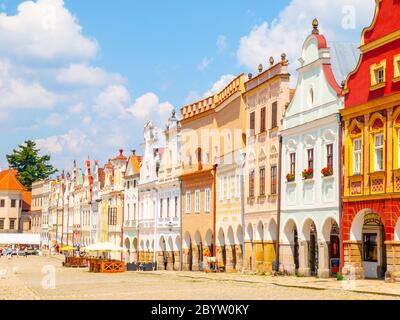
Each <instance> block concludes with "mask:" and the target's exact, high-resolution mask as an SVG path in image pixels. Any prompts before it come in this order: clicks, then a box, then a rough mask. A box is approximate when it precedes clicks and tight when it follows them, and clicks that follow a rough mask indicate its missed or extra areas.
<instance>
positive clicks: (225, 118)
mask: <svg viewBox="0 0 400 320" xmlns="http://www.w3.org/2000/svg"><path fill="white" fill-rule="evenodd" d="M243 84H244V75H240V76H238V77H237V78H235V79H234V80H233V81H232V82H231V83H230V84H229V85H228V86H226V88H224V89H223V90H222V91H221V92H219V93H217V94H215V95H213V96H210V97H208V98H206V99H204V100H201V101H198V102H195V103H192V104H190V105H187V106H185V107H183V108H182V109H181V125H182V131H181V132H182V151H181V154H182V164H183V165H182V170H183V173H182V176H181V181H182V235H183V238H182V239H183V243H182V252H183V254H182V256H183V257H182V262H183V266H182V268H183V270H186V271H187V270H193V271H196V270H202V269H203V268H204V267H205V266H206V261H205V258H204V253H205V251H207V249H208V251H209V253H210V254H211V255H212V256H216V255H217V240H216V214H217V212H216V199H217V190H216V183H217V182H216V179H217V175H216V172H217V167H218V163H219V160H220V157H221V155H224V154H225V150H226V149H228V148H229V149H234V148H235V146H236V145H240V147H242V146H243V138H242V123H241V120H240V117H241V114H242V112H241V110H240V108H241V106H242V105H243V104H241V103H231V102H232V101H233V100H236V99H238V98H239V99H241V92H242V90H243V88H244V86H243ZM235 128H238V130H235ZM226 129H228V130H226ZM235 132H236V133H235ZM238 132H240V134H239V135H238ZM235 134H236V135H235ZM220 253H221V252H220ZM220 255H221V254H220Z"/></svg>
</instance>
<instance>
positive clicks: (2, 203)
mask: <svg viewBox="0 0 400 320" xmlns="http://www.w3.org/2000/svg"><path fill="white" fill-rule="evenodd" d="M5 206H6V201H5V200H4V199H1V200H0V208H4V207H5Z"/></svg>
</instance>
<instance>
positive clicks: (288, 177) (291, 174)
mask: <svg viewBox="0 0 400 320" xmlns="http://www.w3.org/2000/svg"><path fill="white" fill-rule="evenodd" d="M295 179H296V176H295V175H294V174H293V173H289V174H288V175H287V176H286V181H287V182H293V181H294V180H295Z"/></svg>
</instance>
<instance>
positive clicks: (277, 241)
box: [275, 135, 283, 272]
mask: <svg viewBox="0 0 400 320" xmlns="http://www.w3.org/2000/svg"><path fill="white" fill-rule="evenodd" d="M282 140H283V138H282V136H281V135H279V156H278V157H279V159H278V208H277V209H278V210H277V223H276V224H277V227H276V228H277V230H276V270H275V271H277V272H278V271H279V265H280V245H279V244H280V238H281V197H282Z"/></svg>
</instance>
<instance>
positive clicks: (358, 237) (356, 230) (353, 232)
mask: <svg viewBox="0 0 400 320" xmlns="http://www.w3.org/2000/svg"><path fill="white" fill-rule="evenodd" d="M367 214H376V215H378V216H379V217H380V219H381V223H382V224H383V225H384V226H385V221H384V219H383V218H382V215H381V214H380V213H379V212H377V211H376V210H372V209H363V210H361V211H360V212H358V213H357V214H356V216H355V217H354V219H353V222H352V224H351V229H350V240H351V241H362V230H363V228H364V218H365V215H367ZM385 230H386V226H385Z"/></svg>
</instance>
